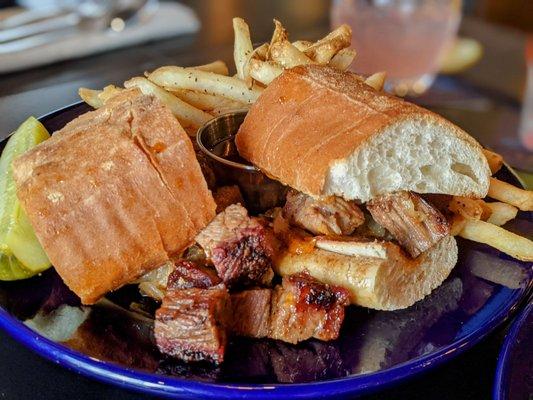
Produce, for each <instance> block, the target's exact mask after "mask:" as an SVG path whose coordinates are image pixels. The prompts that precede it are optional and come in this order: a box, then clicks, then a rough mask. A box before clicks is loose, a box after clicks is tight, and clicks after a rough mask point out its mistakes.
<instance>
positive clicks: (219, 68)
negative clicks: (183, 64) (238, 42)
mask: <svg viewBox="0 0 533 400" xmlns="http://www.w3.org/2000/svg"><path fill="white" fill-rule="evenodd" d="M188 68H189V69H197V70H200V71H206V72H213V73H214V74H219V75H229V70H228V66H227V65H226V63H225V62H224V61H222V60H216V61H213V62H212V63H209V64H203V65H197V66H195V67H188Z"/></svg>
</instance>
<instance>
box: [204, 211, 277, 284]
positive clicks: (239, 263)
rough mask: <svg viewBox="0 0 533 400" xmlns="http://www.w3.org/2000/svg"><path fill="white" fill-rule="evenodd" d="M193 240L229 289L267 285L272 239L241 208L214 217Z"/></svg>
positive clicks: (269, 230) (272, 236) (268, 281)
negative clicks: (200, 247) (202, 250)
mask: <svg viewBox="0 0 533 400" xmlns="http://www.w3.org/2000/svg"><path fill="white" fill-rule="evenodd" d="M196 240H197V242H198V243H199V244H200V245H201V246H202V248H203V249H204V250H205V252H206V254H207V256H208V257H211V261H212V262H213V265H214V266H215V268H216V270H217V272H218V275H219V276H220V278H221V279H222V281H223V282H224V284H225V285H226V286H228V287H229V288H239V287H240V288H242V287H246V286H258V285H259V286H261V285H269V284H270V282H271V281H272V278H273V276H274V272H273V271H272V267H271V265H272V257H273V255H274V252H275V249H276V248H277V242H276V238H275V236H274V234H273V232H272V230H271V229H269V228H268V227H266V226H265V225H264V224H263V223H262V221H261V220H260V219H259V218H253V217H252V218H251V217H249V216H248V211H247V210H246V209H245V208H244V207H242V206H241V205H231V206H229V207H228V208H226V210H224V211H223V212H221V213H220V214H218V215H217V216H216V217H215V219H214V220H213V221H211V223H210V224H209V225H208V226H207V227H206V228H205V229H204V230H203V231H202V232H200V234H198V236H197V237H196Z"/></svg>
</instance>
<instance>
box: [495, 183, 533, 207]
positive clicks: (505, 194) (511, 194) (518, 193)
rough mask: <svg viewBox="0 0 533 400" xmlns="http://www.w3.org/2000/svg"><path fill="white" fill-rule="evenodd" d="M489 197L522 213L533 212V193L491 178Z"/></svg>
mask: <svg viewBox="0 0 533 400" xmlns="http://www.w3.org/2000/svg"><path fill="white" fill-rule="evenodd" d="M487 196H488V197H491V198H493V199H495V200H499V201H503V202H504V203H507V204H511V205H513V206H515V207H518V209H520V210H522V211H533V192H532V191H531V190H523V189H519V188H517V187H516V186H513V185H511V184H509V183H507V182H502V181H500V180H498V179H496V178H490V186H489V193H488V194H487Z"/></svg>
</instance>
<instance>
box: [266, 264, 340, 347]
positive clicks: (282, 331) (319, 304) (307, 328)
mask: <svg viewBox="0 0 533 400" xmlns="http://www.w3.org/2000/svg"><path fill="white" fill-rule="evenodd" d="M348 303H349V301H348V292H347V291H346V290H345V289H342V288H340V287H337V286H330V285H326V284H323V283H321V282H318V281H317V280H315V279H314V278H312V277H311V276H310V275H309V274H307V273H300V274H295V275H291V276H289V277H284V278H283V282H282V285H281V286H277V287H276V288H275V289H274V293H273V295H272V305H271V307H272V311H271V321H270V333H269V337H270V338H272V339H278V340H282V341H284V342H289V343H298V342H300V341H303V340H306V339H309V338H312V337H314V338H316V339H320V340H334V339H336V338H337V337H338V336H339V331H340V328H341V325H342V322H343V320H344V307H345V306H347V305H348Z"/></svg>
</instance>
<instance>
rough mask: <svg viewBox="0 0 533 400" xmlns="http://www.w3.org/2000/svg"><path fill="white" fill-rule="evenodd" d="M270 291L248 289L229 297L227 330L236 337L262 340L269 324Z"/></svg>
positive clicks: (266, 333)
mask: <svg viewBox="0 0 533 400" xmlns="http://www.w3.org/2000/svg"><path fill="white" fill-rule="evenodd" d="M271 298H272V290H271V289H250V290H244V291H242V292H239V293H233V294H232V295H231V311H232V312H231V315H232V319H231V321H230V325H229V329H230V331H231V332H232V333H233V334H235V335H237V336H248V337H253V338H263V337H266V336H267V335H268V331H269V324H270V300H271Z"/></svg>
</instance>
